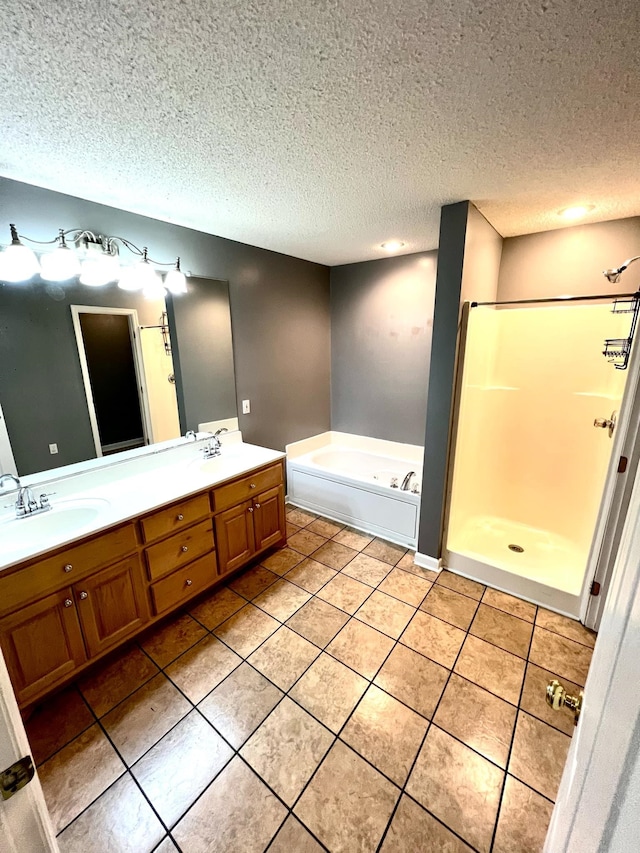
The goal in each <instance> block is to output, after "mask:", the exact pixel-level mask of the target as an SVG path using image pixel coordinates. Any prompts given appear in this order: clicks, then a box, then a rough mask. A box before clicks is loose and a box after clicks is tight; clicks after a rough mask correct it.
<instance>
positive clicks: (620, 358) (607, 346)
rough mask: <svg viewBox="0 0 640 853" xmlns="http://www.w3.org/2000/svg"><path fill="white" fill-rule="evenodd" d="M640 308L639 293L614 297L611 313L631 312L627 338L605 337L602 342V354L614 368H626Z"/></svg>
mask: <svg viewBox="0 0 640 853" xmlns="http://www.w3.org/2000/svg"><path fill="white" fill-rule="evenodd" d="M639 310H640V293H636V294H634V296H632V297H631V298H630V299H616V300H615V301H614V303H613V307H612V308H611V313H612V314H631V315H632V316H631V328H630V329H629V337H627V338H607V339H606V340H605V342H604V349H603V350H602V355H603V356H604V357H605V358H606V359H607V361H608V362H609V363H610V364H613V366H614V367H615V369H616V370H626V369H627V365H628V364H629V356H630V355H631V346H632V344H633V338H634V336H635V332H636V325H637V323H638V311H639Z"/></svg>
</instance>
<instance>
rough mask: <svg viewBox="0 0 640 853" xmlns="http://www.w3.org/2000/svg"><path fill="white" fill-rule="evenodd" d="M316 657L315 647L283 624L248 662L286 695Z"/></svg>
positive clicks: (317, 652)
mask: <svg viewBox="0 0 640 853" xmlns="http://www.w3.org/2000/svg"><path fill="white" fill-rule="evenodd" d="M319 654H320V649H319V648H318V647H317V646H314V645H313V644H312V643H310V642H309V641H308V640H305V639H304V637H301V636H300V635H299V634H296V633H295V631H292V630H291V629H290V628H286V627H285V626H284V625H283V626H282V627H281V628H280V629H279V630H278V631H276V633H275V634H274V635H273V636H272V637H269V639H268V640H267V641H266V642H265V643H263V644H262V646H260V648H259V649H257V651H255V652H254V653H253V654H252V655H251V656H250V657H249V658H248V661H249V663H250V664H251V666H253V667H255V668H256V669H257V670H258V671H259V672H261V673H262V674H263V675H265V676H266V677H267V678H268V679H269V680H270V681H272V682H273V683H274V684H275V685H277V686H278V687H279V688H280V689H281V690H284V691H285V692H286V691H287V690H289V688H290V687H291V686H292V685H293V683H294V682H295V681H297V679H298V678H299V677H300V676H301V675H302V673H303V672H304V671H305V669H306V668H307V667H308V666H309V664H310V663H311V662H312V661H313V660H314V658H316V657H317V656H318V655H319Z"/></svg>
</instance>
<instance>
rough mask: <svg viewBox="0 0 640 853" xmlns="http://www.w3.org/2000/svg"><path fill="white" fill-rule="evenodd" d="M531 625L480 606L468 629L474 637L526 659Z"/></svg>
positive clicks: (490, 608) (492, 608)
mask: <svg viewBox="0 0 640 853" xmlns="http://www.w3.org/2000/svg"><path fill="white" fill-rule="evenodd" d="M532 632H533V625H532V624H531V622H526V621H525V620H524V619H519V618H518V617H517V616H511V615H510V614H509V613H504V612H503V611H502V610H496V609H495V607H489V606H487V605H486V604H481V605H480V607H478V612H477V613H476V615H475V619H474V620H473V623H472V625H471V628H470V629H469V633H470V634H473V636H474V637H480V639H481V640H486V641H487V642H488V643H493V645H494V646H498V647H499V648H501V649H504V650H505V651H507V652H511V653H512V654H514V655H518V656H519V657H521V658H526V657H527V654H528V652H529V643H530V642H531V634H532Z"/></svg>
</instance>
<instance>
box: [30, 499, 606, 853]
mask: <svg viewBox="0 0 640 853" xmlns="http://www.w3.org/2000/svg"><path fill="white" fill-rule="evenodd" d="M287 519H288V531H287V532H288V547H286V548H283V549H281V550H280V551H278V552H276V553H272V554H270V555H269V556H267V557H265V558H264V559H263V560H262V563H261V564H260V565H257V566H255V567H253V568H251V569H249V570H247V571H246V572H244V573H243V574H242V575H240V576H239V577H236V578H235V579H234V580H232V581H231V582H230V583H229V585H228V586H227V587H225V588H223V589H221V590H219V591H217V592H215V593H214V594H212V595H210V596H209V597H208V598H205V599H203V600H200V601H198V602H197V603H196V604H194V605H192V606H191V607H190V609H189V612H184V613H181V614H178V615H175V616H173V617H172V618H171V620H170V621H168V622H166V623H164V624H163V625H161V626H160V627H156V628H154V629H153V632H152V633H149V634H147V635H143V636H142V637H141V638H140V639H139V641H138V642H136V643H133V644H131V645H129V646H128V647H126V648H125V649H123V650H122V651H120V652H119V653H118V654H117V656H116V657H115V658H112V659H110V660H108V661H107V662H106V663H104V664H102V665H101V666H100V667H99V668H98V669H96V670H92V671H91V672H90V674H88V675H86V676H85V677H83V678H82V679H81V680H80V681H79V682H78V683H77V684H75V685H72V686H71V687H69V688H68V689H66V690H65V691H63V692H62V693H60V694H58V695H57V696H55V697H53V698H52V699H50V700H48V701H47V702H46V703H44V704H43V705H42V706H41V707H40V708H38V709H37V711H36V712H35V713H34V714H33V715H32V717H31V718H30V720H29V722H28V724H27V729H28V733H29V736H30V740H31V745H32V748H33V752H34V757H35V760H36V762H37V764H38V767H39V773H40V778H41V780H42V785H43V788H44V792H45V797H46V799H47V803H48V805H49V809H50V812H51V816H52V819H53V822H54V825H55V828H56V831H57V832H58V833H59V843H60V847H61V850H62V851H73V853H76V851H78V853H79V852H80V851H82V853H92V851H95V852H96V853H98V851H99V853H104V851H107V850H108V851H109V853H116V851H131V853H147V851H152V850H156V851H160V853H169V851H175V850H182V851H184V853H199V851H215V853H227V851H228V853H231V851H233V853H253V851H255V853H261V851H265V850H269V851H270V853H315V851H320V850H329V851H332V853H356V851H374V850H380V851H382V853H401V851H406V853H409V851H411V852H412V853H415V851H421V852H422V853H430V851H432V852H433V853H435V851H448V853H463V851H470V850H475V851H479V853H488V851H494V853H507V851H509V853H535V851H538V850H541V849H542V844H543V840H544V836H545V833H546V828H547V824H548V821H549V818H550V815H551V810H552V806H553V800H554V797H555V795H556V791H557V788H558V784H559V781H560V776H561V773H562V768H563V764H564V761H565V758H566V754H567V749H568V747H569V738H570V736H571V734H572V729H573V726H572V722H571V717H570V715H569V714H568V713H554V712H553V711H551V710H550V709H548V708H547V706H546V705H545V701H544V689H545V686H546V683H547V681H548V680H549V679H550V678H551V677H552V675H555V676H558V677H559V678H560V679H562V681H563V683H564V684H565V687H567V688H568V689H569V688H573V689H578V685H583V684H584V681H585V678H586V675H587V670H588V667H589V662H590V659H591V654H592V649H593V645H594V636H593V635H592V634H591V633H590V632H589V631H587V630H586V629H584V628H583V627H582V626H581V625H579V624H578V623H576V622H572V621H571V620H568V619H565V618H563V617H559V616H556V615H555V614H552V613H549V612H546V611H544V610H542V609H538V608H536V607H535V606H533V605H531V604H528V603H527V602H524V601H520V600H519V599H516V598H513V597H511V596H508V595H505V594H503V593H500V592H496V591H494V590H491V589H485V587H483V586H481V585H480V584H477V583H474V582H472V581H469V580H466V579H464V578H461V577H458V576H456V575H454V574H451V573H449V572H446V571H445V572H442V573H441V574H440V575H439V576H437V575H436V574H435V573H433V572H429V571H426V570H423V569H420V568H418V567H417V566H415V565H414V563H413V558H412V554H411V553H408V552H407V551H406V550H405V549H404V548H399V547H398V546H396V545H391V544H389V543H388V542H383V541H381V540H379V539H373V538H372V537H369V536H365V535H363V534H361V533H358V532H356V531H353V530H350V529H347V528H344V527H342V526H341V525H339V524H334V523H333V522H331V521H327V520H326V519H321V518H316V517H315V516H313V515H310V514H308V513H306V512H303V511H301V510H299V509H296V508H293V507H288V512H287Z"/></svg>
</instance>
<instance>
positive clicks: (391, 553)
mask: <svg viewBox="0 0 640 853" xmlns="http://www.w3.org/2000/svg"><path fill="white" fill-rule="evenodd" d="M362 553H363V554H367V556H369V557H375V559H376V560H382V562H383V563H389V565H391V566H395V565H396V563H399V562H400V560H401V559H402V558H403V557H404V555H405V554H406V553H407V549H406V548H404V547H403V546H402V545H394V544H393V542H387V541H385V540H384V539H374V540H373V542H370V543H369V544H368V545H367V546H366V547H365V548H363V549H362Z"/></svg>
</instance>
